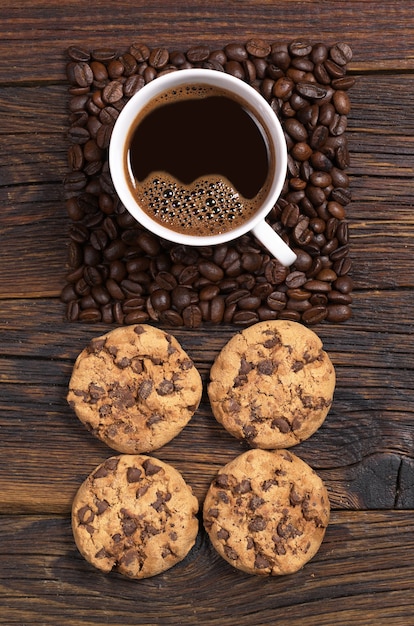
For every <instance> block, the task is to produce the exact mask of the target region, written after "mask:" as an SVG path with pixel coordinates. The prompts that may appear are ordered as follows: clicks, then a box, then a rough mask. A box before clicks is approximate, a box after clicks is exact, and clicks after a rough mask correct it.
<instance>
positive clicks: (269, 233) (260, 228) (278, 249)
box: [252, 220, 297, 267]
mask: <svg viewBox="0 0 414 626" xmlns="http://www.w3.org/2000/svg"><path fill="white" fill-rule="evenodd" d="M252 233H253V235H254V236H255V237H256V238H257V239H258V240H259V241H260V242H261V243H262V244H263V245H264V246H265V247H266V248H267V249H268V250H269V252H270V253H271V254H272V255H273V256H274V257H275V258H276V259H277V260H278V261H280V262H281V263H282V265H285V266H286V267H289V265H292V263H294V262H295V261H296V258H297V257H296V254H295V253H294V252H293V251H292V250H291V249H290V248H289V246H288V245H287V244H286V243H285V242H284V241H283V239H282V238H281V237H279V235H278V234H277V233H275V231H274V230H273V228H272V227H271V226H269V224H268V223H267V222H265V220H262V221H261V222H259V223H258V224H256V226H254V227H253V228H252Z"/></svg>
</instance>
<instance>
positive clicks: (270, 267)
mask: <svg viewBox="0 0 414 626" xmlns="http://www.w3.org/2000/svg"><path fill="white" fill-rule="evenodd" d="M288 271H289V270H288V268H287V267H285V266H284V265H282V264H281V263H280V262H279V261H278V260H277V259H271V260H270V261H268V262H267V263H266V265H265V268H264V275H265V278H266V280H267V281H268V282H269V283H270V284H272V285H280V284H281V283H283V281H284V280H285V279H286V276H287V275H288Z"/></svg>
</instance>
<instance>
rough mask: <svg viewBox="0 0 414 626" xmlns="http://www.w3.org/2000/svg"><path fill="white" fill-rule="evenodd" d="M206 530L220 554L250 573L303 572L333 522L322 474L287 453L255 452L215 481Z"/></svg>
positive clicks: (207, 501) (234, 462) (207, 506)
mask: <svg viewBox="0 0 414 626" xmlns="http://www.w3.org/2000/svg"><path fill="white" fill-rule="evenodd" d="M203 514H204V526H205V528H206V530H207V533H208V534H209V536H210V540H211V542H212V544H213V546H214V547H215V549H216V550H217V552H218V553H219V554H220V555H221V556H222V557H223V558H224V559H225V560H226V561H228V562H229V563H230V564H231V565H233V566H234V567H235V568H237V569H240V570H242V571H244V572H247V573H249V574H262V575H272V576H275V575H282V574H291V573H293V572H296V571H297V570H299V569H300V568H301V567H303V565H305V563H307V562H308V561H309V560H310V559H311V558H312V557H313V556H314V555H315V554H316V552H317V551H318V549H319V547H320V545H321V543H322V540H323V537H324V534H325V530H326V527H327V525H328V522H329V514H330V505H329V499H328V493H327V490H326V488H325V486H324V484H323V483H322V480H321V479H320V478H319V476H318V475H317V474H316V473H315V472H314V471H313V470H312V469H311V468H310V467H309V465H307V464H306V463H305V462H304V461H302V460H301V459H299V457H297V456H295V455H293V454H292V453H291V452H289V451H287V450H260V449H254V450H249V451H247V452H245V453H243V454H241V455H240V456H238V457H237V458H236V459H234V460H232V461H230V463H228V464H227V465H226V466H224V467H223V468H222V469H221V470H220V471H219V472H218V474H217V476H216V478H215V479H214V480H213V482H212V483H211V485H210V487H209V490H208V492H207V497H206V499H205V502H204V511H203Z"/></svg>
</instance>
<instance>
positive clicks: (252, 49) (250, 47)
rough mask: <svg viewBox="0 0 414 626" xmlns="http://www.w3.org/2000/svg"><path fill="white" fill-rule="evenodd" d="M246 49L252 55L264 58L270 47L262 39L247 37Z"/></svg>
mask: <svg viewBox="0 0 414 626" xmlns="http://www.w3.org/2000/svg"><path fill="white" fill-rule="evenodd" d="M246 50H247V52H248V53H249V54H250V55H251V56H253V57H259V58H264V57H267V56H268V55H269V54H270V52H271V47H270V44H269V43H268V42H266V41H264V40H263V39H249V41H247V42H246Z"/></svg>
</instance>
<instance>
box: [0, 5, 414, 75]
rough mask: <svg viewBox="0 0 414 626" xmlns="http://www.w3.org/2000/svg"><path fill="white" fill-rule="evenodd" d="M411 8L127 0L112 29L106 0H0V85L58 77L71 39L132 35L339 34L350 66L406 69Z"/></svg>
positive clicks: (164, 39) (117, 40) (111, 40)
mask: <svg viewBox="0 0 414 626" xmlns="http://www.w3.org/2000/svg"><path fill="white" fill-rule="evenodd" d="M411 8H412V7H411V5H410V3H401V2H396V1H395V0H392V1H390V2H387V3H386V4H380V5H379V4H378V3H377V2H373V1H365V2H361V1H357V0H351V1H345V0H341V1H339V2H334V3H333V2H323V3H319V4H316V5H315V3H314V2H312V1H311V0H307V1H306V2H301V3H300V10H298V7H297V5H296V4H295V3H293V2H278V3H277V4H275V3H274V2H272V1H271V0H265V1H263V2H260V3H258V2H253V1H252V0H249V1H248V2H244V3H243V6H242V8H241V7H240V5H239V3H231V4H223V3H216V2H214V3H210V4H209V5H206V4H205V3H204V2H202V1H201V0H195V1H194V2H192V3H191V4H185V5H178V6H175V5H174V6H173V5H170V4H168V3H167V4H166V3H165V2H162V1H160V0H156V1H155V2H151V3H150V4H148V2H143V1H142V0H140V1H138V2H135V3H134V4H133V5H131V4H130V3H128V2H118V3H117V7H116V29H115V27H114V11H113V3H111V2H110V1H109V0H105V1H103V2H91V3H88V4H85V3H82V2H79V1H77V0H70V1H69V2H65V3H64V4H61V5H58V4H56V3H55V2H54V1H53V0H48V1H46V2H40V1H39V0H36V1H34V2H31V4H30V11H24V10H22V8H21V7H20V6H18V5H16V4H15V3H13V2H11V0H5V1H4V2H3V3H2V6H1V9H0V40H1V41H3V42H4V43H7V44H8V45H7V46H5V47H4V52H3V55H2V59H3V62H2V64H1V68H0V82H3V83H5V82H6V83H11V82H35V83H41V82H44V83H47V82H50V81H56V80H62V78H63V75H62V60H63V53H62V52H61V51H63V50H65V49H66V48H67V47H68V46H69V45H71V44H78V45H81V46H84V47H90V48H97V47H115V48H117V49H120V50H123V49H125V48H126V47H127V46H129V45H130V44H131V43H132V42H134V41H136V40H140V41H144V42H146V43H148V45H150V46H157V45H160V46H173V47H174V48H178V49H186V48H187V47H188V46H190V45H194V44H196V43H198V42H200V41H202V42H207V43H212V44H213V45H215V46H219V45H224V44H225V43H227V42H228V41H234V40H246V39H248V38H250V37H252V36H256V37H257V36H260V37H264V38H266V39H269V40H271V41H275V40H279V41H280V40H283V41H291V40H292V39H297V38H300V39H313V40H315V41H327V42H329V43H335V42H336V41H338V40H340V41H342V40H343V39H344V38H345V39H346V40H347V42H348V43H350V44H351V45H352V46H353V48H354V50H355V53H354V60H353V67H354V68H355V70H356V71H361V70H363V69H367V70H370V69H372V68H374V69H381V68H383V69H390V68H393V69H398V68H401V69H412V68H413V60H412V59H413V57H414V37H413V33H412V29H411V28H410V19H411ZM160 16H162V18H160ZM200 21H201V22H202V27H201V28H200V26H199V25H200ZM172 24H173V25H174V28H172V26H171V25H172ZM57 32H58V33H59V35H58V36H57ZM28 42H30V44H31V49H30V55H28V54H27V44H28Z"/></svg>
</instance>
